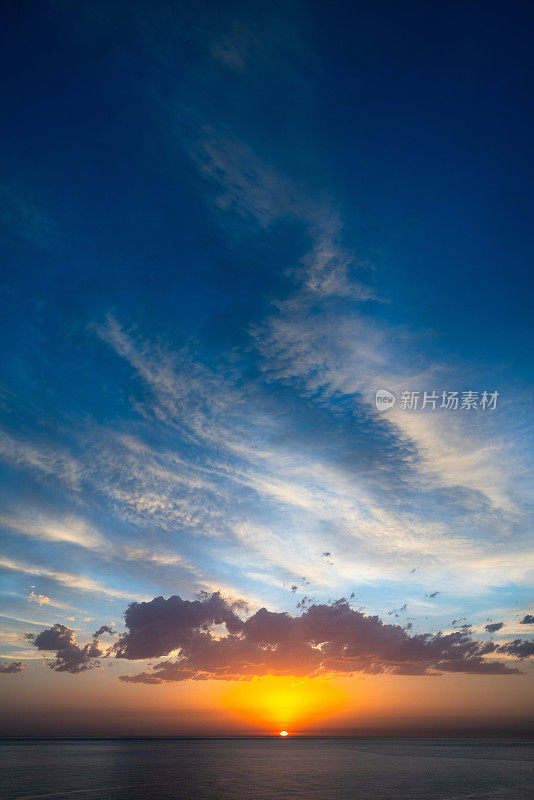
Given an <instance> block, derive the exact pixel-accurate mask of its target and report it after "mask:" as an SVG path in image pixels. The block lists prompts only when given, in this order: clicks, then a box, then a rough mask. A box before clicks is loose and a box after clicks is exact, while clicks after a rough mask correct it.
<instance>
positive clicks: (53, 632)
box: [25, 622, 103, 674]
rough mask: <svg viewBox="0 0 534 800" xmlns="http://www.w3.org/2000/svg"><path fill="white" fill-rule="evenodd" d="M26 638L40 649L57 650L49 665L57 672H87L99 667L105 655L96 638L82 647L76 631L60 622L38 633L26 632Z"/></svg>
mask: <svg viewBox="0 0 534 800" xmlns="http://www.w3.org/2000/svg"><path fill="white" fill-rule="evenodd" d="M25 638H26V639H28V640H29V641H30V642H31V643H32V644H33V645H34V647H36V648H37V649H38V650H44V651H55V654H56V656H55V658H54V659H53V660H52V661H49V662H48V666H49V667H50V669H53V670H55V671H56V672H71V673H73V674H77V673H79V672H85V671H86V670H88V669H92V668H94V667H98V666H99V662H98V659H99V658H100V657H101V656H102V655H103V652H102V650H101V649H100V647H99V644H98V641H97V640H96V639H93V640H92V641H91V642H88V643H87V644H86V645H84V646H83V647H80V646H79V645H78V643H77V641H76V634H75V632H74V631H73V630H72V629H71V628H67V626H66V625H62V624H61V623H60V622H56V624H55V625H53V626H52V627H51V628H47V629H46V630H44V631H41V632H40V633H37V634H34V633H26V634H25Z"/></svg>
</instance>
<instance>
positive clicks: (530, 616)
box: [519, 614, 534, 625]
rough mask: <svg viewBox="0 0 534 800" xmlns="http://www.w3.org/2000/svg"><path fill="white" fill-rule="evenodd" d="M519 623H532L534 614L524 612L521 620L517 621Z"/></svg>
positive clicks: (533, 623) (533, 622)
mask: <svg viewBox="0 0 534 800" xmlns="http://www.w3.org/2000/svg"><path fill="white" fill-rule="evenodd" d="M519 624H520V625H534V614H525V616H524V617H523V619H522V620H520V622H519Z"/></svg>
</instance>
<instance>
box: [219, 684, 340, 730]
mask: <svg viewBox="0 0 534 800" xmlns="http://www.w3.org/2000/svg"><path fill="white" fill-rule="evenodd" d="M223 702H224V705H225V706H226V708H227V709H229V710H231V711H233V712H234V713H237V714H238V715H239V716H240V717H241V718H243V719H245V720H247V721H248V722H252V723H254V724H256V725H259V726H261V727H262V728H265V727H269V728H270V729H271V730H273V729H274V730H278V731H280V734H279V735H280V736H287V735H288V731H287V729H288V727H293V728H295V727H299V728H300V727H302V726H303V725H309V724H313V723H314V722H316V721H317V720H319V719H322V718H324V717H328V716H330V715H331V714H334V713H335V712H336V711H339V710H340V709H341V708H342V707H343V706H344V705H345V704H346V702H347V695H346V692H345V691H344V690H343V689H341V688H340V687H339V685H337V684H336V683H335V682H334V681H332V680H329V679H327V678H296V677H294V676H285V677H275V676H272V675H269V676H264V677H258V678H253V679H252V680H251V681H246V682H245V681H243V682H240V683H239V684H238V685H237V686H234V687H232V689H231V690H230V691H228V692H227V693H226V695H225V697H224V699H223Z"/></svg>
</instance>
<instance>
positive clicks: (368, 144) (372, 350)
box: [0, 2, 534, 659]
mask: <svg viewBox="0 0 534 800" xmlns="http://www.w3.org/2000/svg"><path fill="white" fill-rule="evenodd" d="M531 26H532V8H530V7H529V5H528V4H526V3H511V4H507V5H506V8H505V7H504V5H503V4H501V3H486V4H484V5H483V6H482V5H480V4H475V3H456V2H450V3H438V4H428V3H417V2H408V3H403V4H398V3H388V2H383V3H379V4H371V6H369V4H364V3H333V4H328V6H327V5H325V4H324V3H315V2H309V3H298V2H295V3H292V2H288V3H276V4H275V3H271V4H257V3H252V4H250V3H246V4H245V3H242V4H240V3H225V4H223V6H221V5H220V4H210V3H202V4H198V3H191V4H186V3H178V4H176V5H164V4H160V5H157V4H156V5H155V4H150V3H143V2H138V3H134V4H131V3H120V2H115V3H112V4H109V3H99V2H95V3H92V2H89V3H85V4H83V7H78V8H74V7H73V6H72V4H69V3H63V2H44V3H27V4H24V3H23V4H15V3H11V4H8V24H7V25H5V26H4V30H3V33H2V37H3V42H2V47H1V48H0V58H1V59H2V61H3V62H4V63H3V64H2V67H3V68H2V74H3V76H4V77H3V79H2V95H3V111H4V113H3V118H4V123H3V125H2V129H1V131H0V141H1V147H2V152H3V155H4V159H3V164H4V166H3V170H2V174H1V180H0V224H1V226H2V233H3V236H2V245H1V263H2V275H3V291H2V297H3V301H4V310H3V313H2V317H1V321H0V327H1V337H2V351H3V359H2V362H3V366H2V374H1V385H0V388H1V407H2V425H1V429H0V459H1V467H0V470H1V477H2V489H1V495H0V498H1V506H2V509H3V510H2V512H1V518H0V524H1V526H2V557H1V560H0V566H1V587H2V588H1V592H2V608H3V612H2V613H3V615H4V616H3V617H2V618H1V620H0V621H1V623H2V624H1V629H2V641H0V645H1V653H2V655H3V656H4V657H6V658H17V657H22V658H25V659H29V658H31V657H32V655H33V656H34V657H35V655H36V654H35V653H32V651H31V649H29V648H28V646H27V645H26V644H25V643H24V644H21V640H20V635H21V633H23V632H26V631H28V630H32V631H37V630H39V629H40V628H41V627H43V625H44V624H52V623H53V622H57V621H60V622H65V620H69V623H72V627H73V628H74V629H75V630H77V631H78V632H79V636H80V638H81V639H83V638H84V637H85V638H86V637H87V635H88V634H89V633H90V632H91V631H92V630H93V629H94V627H95V623H96V625H97V626H99V625H100V624H102V623H110V622H114V623H115V624H116V626H117V627H118V628H120V626H121V624H122V622H121V616H122V614H123V611H124V608H125V606H126V605H127V604H128V602H130V601H132V600H150V599H151V598H153V597H155V596H158V595H165V596H168V595H170V594H180V595H181V596H182V597H188V598H192V597H193V596H194V595H195V593H196V592H198V591H201V590H204V591H213V590H216V589H220V590H221V591H223V592H224V593H225V595H227V596H229V597H231V598H245V599H246V600H247V601H248V602H249V603H250V607H251V609H257V608H259V607H260V606H262V605H264V604H265V605H267V606H268V607H270V608H273V609H277V610H287V611H292V612H295V610H296V607H297V605H296V604H297V603H298V602H300V603H302V599H303V597H306V598H313V599H315V600H317V601H320V602H326V601H328V600H336V599H338V598H340V597H349V595H350V594H351V593H354V595H355V597H354V604H355V607H358V608H361V609H365V611H366V612H369V613H373V614H379V615H380V616H381V618H383V619H387V620H390V621H391V620H395V621H399V622H400V623H401V624H406V623H408V622H411V623H412V625H413V627H414V630H418V631H423V630H424V631H438V630H449V629H451V623H452V620H454V619H459V618H463V617H466V618H467V621H469V622H470V623H472V625H473V627H474V630H475V631H476V632H482V636H483V637H484V636H485V635H486V634H485V633H484V632H483V627H484V625H485V624H486V623H487V622H488V621H489V620H492V621H503V622H504V623H505V625H504V627H503V628H502V629H501V630H500V631H499V633H498V634H496V636H495V638H496V640H499V639H502V640H506V639H507V638H508V639H509V638H510V637H513V636H515V635H519V634H520V633H521V632H522V626H520V625H519V619H520V617H522V616H523V615H524V614H526V613H527V612H528V611H529V610H530V608H529V601H531V596H530V594H529V586H530V585H531V582H532V557H531V530H532V495H531V485H532V447H531V441H532V438H531V437H532V393H531V389H532V363H533V361H532V321H531V309H532V289H533V278H532V268H531V253H532V225H531V219H532V211H533V209H532V193H531V185H532V177H533V176H532V172H533V169H532V148H531V141H530V139H531V129H532V122H533V112H532V104H531V102H530V99H529V98H530V90H531V86H532V69H533V59H534V56H533V54H532V47H531V40H530V34H529V30H531ZM380 388H386V389H389V390H391V391H392V392H394V393H396V395H397V397H398V398H399V399H400V393H401V392H402V391H405V390H406V391H417V392H421V393H422V392H424V391H432V390H436V391H437V392H438V393H441V392H442V391H445V390H446V391H459V392H460V393H461V392H464V391H469V390H472V391H477V392H480V393H481V392H482V391H484V390H487V391H488V392H493V391H498V392H499V397H498V402H497V407H496V408H495V409H494V410H491V409H486V410H482V409H481V408H477V409H471V410H470V411H468V410H465V409H464V410H462V409H458V410H451V411H444V410H440V409H439V408H438V409H436V410H435V411H431V410H427V409H425V410H420V409H418V410H415V411H409V410H405V409H402V408H401V407H400V402H397V404H396V406H395V408H394V409H392V410H391V411H390V412H379V411H377V410H376V408H375V405H374V395H375V392H376V390H378V389H380ZM325 553H326V554H328V555H325ZM292 587H297V588H296V589H292ZM435 592H438V593H439V594H437V595H436V596H435V597H433V598H431V597H430V594H434V593H435ZM39 598H40V599H39ZM304 602H305V603H306V602H308V601H304ZM405 604H406V609H405V610H404V611H400V612H399V611H398V610H399V609H400V608H402V607H403V606H404V605H405ZM396 614H398V616H396ZM65 624H67V623H65ZM523 627H524V626H523ZM523 633H524V631H523Z"/></svg>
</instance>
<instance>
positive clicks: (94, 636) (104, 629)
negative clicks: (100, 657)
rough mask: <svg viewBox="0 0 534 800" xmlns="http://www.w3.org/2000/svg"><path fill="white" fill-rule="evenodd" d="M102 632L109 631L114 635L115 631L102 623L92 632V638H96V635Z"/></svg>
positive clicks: (100, 634)
mask: <svg viewBox="0 0 534 800" xmlns="http://www.w3.org/2000/svg"><path fill="white" fill-rule="evenodd" d="M103 633H110V634H111V635H112V636H115V634H116V633H117V631H114V630H113V628H110V626H109V625H102V627H100V628H99V629H98V630H97V631H95V632H94V633H93V639H98V637H99V636H102V634H103Z"/></svg>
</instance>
